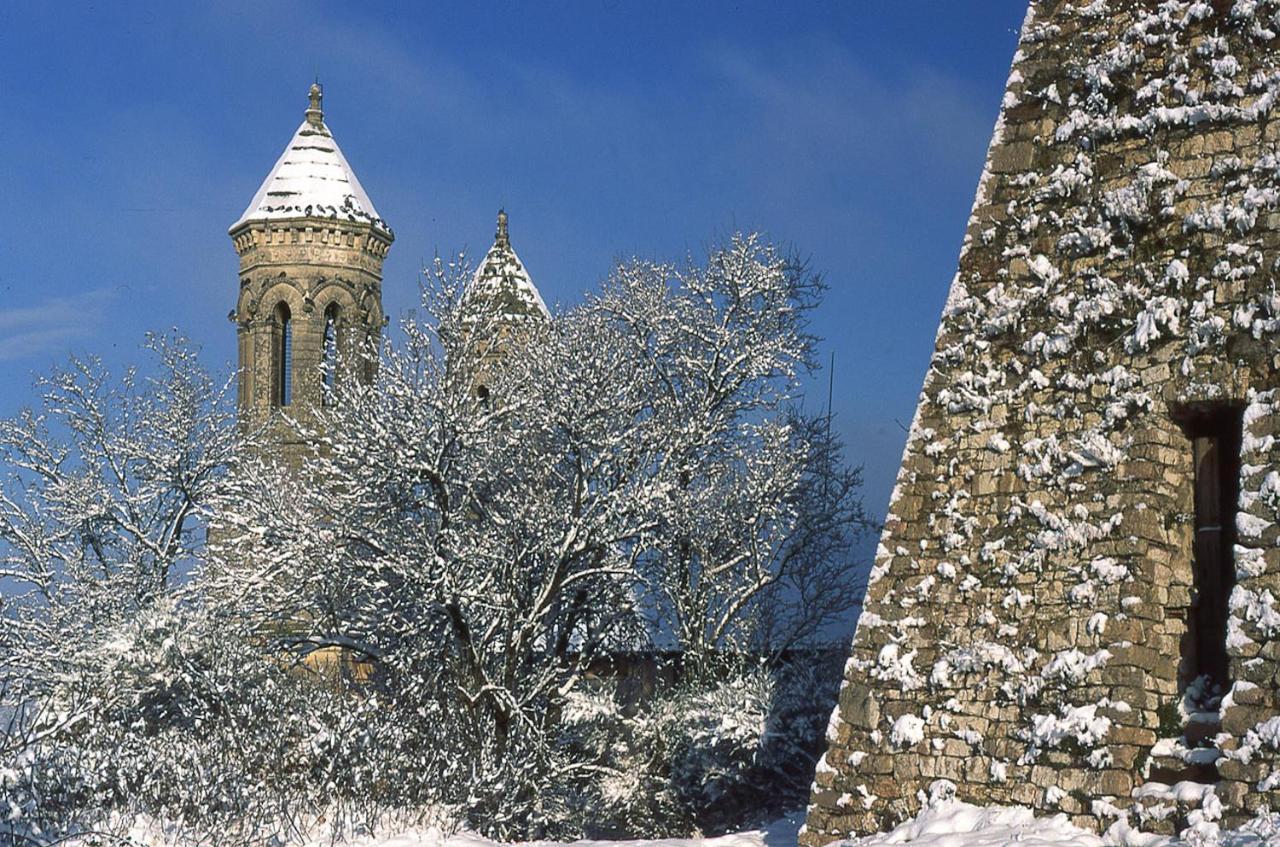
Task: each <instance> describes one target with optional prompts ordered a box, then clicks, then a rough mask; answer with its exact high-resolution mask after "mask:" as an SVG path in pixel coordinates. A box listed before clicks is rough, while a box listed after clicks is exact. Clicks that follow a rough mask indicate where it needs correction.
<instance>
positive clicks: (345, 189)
mask: <svg viewBox="0 0 1280 847" xmlns="http://www.w3.org/2000/svg"><path fill="white" fill-rule="evenodd" d="M310 97H311V108H309V109H307V112H306V115H307V117H306V120H304V121H303V122H302V126H300V127H298V131H297V132H295V133H294V134H293V138H292V139H291V140H290V141H289V146H287V147H286V148H285V150H284V153H282V154H281V155H280V158H279V160H277V161H276V164H275V167H273V168H272V169H271V173H269V174H267V178H266V179H265V180H263V181H262V185H261V186H260V187H259V188H258V192H257V193H256V194H254V195H253V200H252V201H250V203H249V207H248V208H247V209H245V210H244V214H243V215H241V216H240V219H239V220H237V221H236V222H235V223H234V224H232V226H231V229H232V230H235V229H237V228H238V227H240V226H241V225H243V224H245V223H248V222H249V221H264V220H276V219H281V218H328V219H333V220H346V221H360V222H364V223H371V224H373V225H374V226H376V227H378V228H379V229H381V230H384V231H385V232H387V233H390V232H391V228H390V227H388V226H387V224H386V221H384V220H382V218H381V217H379V215H378V210H377V209H375V208H374V207H373V201H371V200H370V199H369V195H368V194H366V193H365V190H364V188H363V186H361V185H360V180H358V179H356V175H355V171H353V170H351V166H350V165H349V164H347V159H346V157H345V156H343V155H342V150H341V149H340V148H339V147H338V142H337V141H335V140H334V138H333V134H332V133H331V132H329V128H328V127H327V126H325V123H324V112H323V111H321V109H320V103H321V97H322V93H321V90H320V86H319V85H312V86H311V92H310Z"/></svg>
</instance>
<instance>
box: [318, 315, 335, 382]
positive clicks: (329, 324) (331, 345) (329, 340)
mask: <svg viewBox="0 0 1280 847" xmlns="http://www.w3.org/2000/svg"><path fill="white" fill-rule="evenodd" d="M323 345H324V349H323V350H322V351H321V358H320V393H321V397H322V402H323V403H324V405H326V406H331V405H333V401H334V393H335V391H336V389H337V387H338V304H337V303H332V304H330V306H329V308H327V309H325V310H324V340H323Z"/></svg>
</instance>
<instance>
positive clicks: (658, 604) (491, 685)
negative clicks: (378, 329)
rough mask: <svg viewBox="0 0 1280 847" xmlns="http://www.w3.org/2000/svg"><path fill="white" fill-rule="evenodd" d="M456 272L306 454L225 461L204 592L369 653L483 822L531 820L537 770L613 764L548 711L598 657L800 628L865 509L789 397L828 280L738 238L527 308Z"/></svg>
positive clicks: (836, 580)
mask: <svg viewBox="0 0 1280 847" xmlns="http://www.w3.org/2000/svg"><path fill="white" fill-rule="evenodd" d="M469 276H470V275H469V273H468V272H467V270H466V268H465V266H464V264H462V263H457V264H452V265H446V264H444V263H440V262H437V264H436V267H435V269H434V272H433V273H432V274H430V275H429V277H428V280H427V285H426V290H425V291H424V304H425V306H426V312H427V313H428V318H427V319H426V320H425V321H423V322H415V321H411V322H409V323H408V324H407V325H406V326H405V327H404V338H405V340H404V342H403V343H402V344H399V345H396V346H388V348H387V349H386V350H384V351H383V352H382V355H381V361H380V363H379V366H378V377H377V380H376V382H375V384H374V385H372V386H361V385H357V384H349V385H344V386H339V387H338V399H337V402H336V403H335V404H334V405H333V406H332V407H330V408H329V409H327V410H326V414H325V419H324V420H323V422H322V426H321V430H322V432H318V433H312V434H311V435H313V436H314V438H315V443H316V450H315V455H314V458H313V459H312V460H311V461H310V462H308V464H307V466H306V468H305V470H304V471H303V472H302V473H300V474H299V473H294V472H287V471H285V470H284V469H282V468H280V467H278V466H276V465H274V464H273V463H272V461H271V460H270V457H269V456H267V457H263V458H262V459H261V460H257V461H246V462H244V463H243V464H242V466H241V467H240V468H239V470H238V472H237V473H236V475H235V481H234V483H233V485H232V487H231V488H230V489H229V493H228V496H227V497H226V498H225V500H224V505H223V517H222V520H223V521H224V524H225V533H226V543H225V545H223V546H222V547H221V550H220V554H219V555H218V556H216V557H215V559H217V561H216V562H215V565H214V566H213V567H212V574H213V576H212V578H211V580H210V582H209V584H208V586H207V587H206V590H207V591H208V592H209V594H210V596H212V597H216V598H218V602H221V603H224V604H227V608H229V609H234V612H233V614H234V615H235V616H236V617H237V618H239V619H242V620H245V621H249V622H251V624H250V625H251V626H252V627H253V633H254V634H253V637H255V638H258V639H261V640H263V641H264V643H266V642H270V643H274V644H277V645H278V646H279V648H280V649H292V650H299V651H305V650H307V649H313V648H315V647H317V646H326V647H330V648H338V649H341V650H344V651H348V652H349V653H351V654H353V655H356V656H358V657H361V658H365V659H370V660H373V661H374V662H376V664H377V665H378V667H379V668H380V671H381V674H382V681H381V690H382V691H383V692H384V695H385V696H386V698H387V702H386V704H385V705H386V708H387V710H388V713H389V714H396V715H400V716H402V719H404V720H418V721H422V722H423V723H424V724H426V725H429V726H431V727H432V732H433V733H434V735H433V738H434V739H435V741H433V742H432V743H434V744H437V745H444V746H450V745H452V751H451V753H450V755H449V756H448V757H447V758H449V759H450V760H451V761H454V762H455V763H458V762H461V763H464V764H463V765H462V767H464V768H467V769H469V770H470V776H469V777H468V778H467V780H466V784H467V785H468V786H469V789H468V790H469V792H470V794H469V795H468V797H467V798H466V799H467V802H468V805H469V807H470V808H471V809H472V810H474V811H476V813H477V814H479V815H482V816H483V817H484V823H485V825H486V828H487V829H488V830H489V831H490V832H493V833H495V834H499V835H507V834H528V833H530V832H537V831H540V828H542V827H543V826H544V823H545V822H548V821H553V820H555V819H556V818H557V817H558V816H563V814H564V809H557V808H553V807H554V806H555V804H556V803H557V802H561V801H560V800H557V799H556V798H563V797H564V796H565V794H564V792H557V791H554V790H551V784H552V783H555V784H556V785H560V786H564V785H566V784H573V783H574V782H575V780H576V781H583V780H591V779H595V778H597V777H598V776H599V774H600V772H601V770H602V769H606V770H607V768H608V765H607V764H604V763H602V762H601V761H599V760H598V758H593V757H592V756H591V755H586V756H584V755H582V751H580V750H576V749H574V748H573V746H572V745H571V744H566V743H565V742H564V738H563V734H562V729H563V720H562V718H563V714H564V712H565V709H566V707H567V705H568V703H569V701H570V698H571V697H572V696H573V695H574V693H575V692H576V691H578V690H579V689H580V688H581V686H582V685H583V684H584V680H586V679H588V678H589V676H590V671H591V670H592V669H593V668H594V667H595V666H596V665H597V664H598V663H599V662H600V661H602V660H606V659H608V658H610V657H612V656H616V655H618V654H619V653H623V652H626V651H634V650H637V649H639V650H652V649H654V648H655V647H658V646H664V644H665V645H666V646H670V647H673V648H675V649H677V650H678V651H680V652H681V653H682V654H683V655H684V656H685V657H686V660H687V662H688V664H689V665H690V666H701V665H705V664H708V663H710V662H712V661H714V660H715V658H716V657H719V656H724V655H727V654H734V653H741V652H742V651H747V650H751V651H758V652H765V653H767V652H769V651H773V650H780V649H783V648H785V647H787V646H791V645H794V644H797V643H801V642H805V641H806V640H811V639H812V638H814V637H815V636H816V635H817V634H818V633H819V632H820V631H821V630H822V628H823V627H824V626H825V625H826V624H828V623H830V622H831V620H832V619H833V616H835V615H838V614H839V613H841V612H843V611H845V610H847V608H848V606H849V604H850V603H851V602H852V601H853V600H854V599H855V598H854V596H853V586H854V583H855V580H856V568H855V563H854V562H853V561H852V555H853V546H852V545H853V541H854V539H855V537H856V535H857V534H858V532H859V531H860V530H861V528H862V527H863V526H864V525H865V523H866V520H865V517H864V516H863V514H862V511H861V508H860V505H859V503H858V500H857V498H856V488H857V484H858V477H857V474H856V473H855V472H851V471H849V470H846V469H844V468H843V467H842V465H841V463H840V460H839V446H838V445H836V444H833V443H832V442H831V440H830V439H829V438H828V436H827V434H826V428H825V426H823V425H822V422H820V421H815V420H813V419H808V418H805V417H803V416H802V415H800V414H799V413H798V412H797V411H796V409H795V405H796V400H797V396H798V392H799V390H800V387H801V384H802V379H803V377H804V375H805V374H806V373H807V372H808V371H809V370H810V369H811V368H812V365H813V344H814V339H813V338H812V337H811V336H810V335H809V334H808V332H807V328H806V321H807V314H808V312H809V310H810V309H811V308H812V307H813V306H814V305H815V303H816V302H817V296H818V293H819V290H820V287H821V286H820V282H819V281H818V280H817V279H816V278H815V277H814V276H813V275H812V274H810V273H809V272H808V271H807V270H806V269H805V268H804V267H803V266H802V265H801V264H800V263H797V262H795V261H794V260H791V259H789V258H788V257H786V256H784V255H782V254H780V253H779V252H778V251H777V250H776V249H775V248H773V247H771V246H769V245H767V244H765V243H764V242H763V241H762V240H761V239H759V238H758V237H756V236H740V237H736V238H734V239H732V240H731V241H730V242H729V243H727V244H725V245H724V246H723V247H721V248H718V249H716V250H714V251H713V252H712V253H711V255H710V257H709V260H708V261H707V263H706V264H705V265H696V264H693V263H690V264H689V265H688V266H686V267H683V268H676V267H673V266H667V265H659V264H653V263H646V262H632V263H628V264H624V265H621V266H619V267H618V268H617V269H616V270H615V271H614V273H613V274H612V275H611V276H610V279H609V281H608V282H607V284H606V286H605V289H604V290H603V292H602V293H601V294H599V295H598V296H595V297H592V298H590V299H589V300H588V301H587V302H586V303H585V304H583V305H582V306H580V307H577V308H574V309H571V310H568V311H566V312H563V313H562V314H559V315H557V316H555V317H552V318H550V319H546V320H542V319H539V318H537V317H536V316H528V315H525V316H520V317H513V316H511V315H509V314H504V313H503V312H501V310H498V309H493V308H487V307H486V306H485V304H484V303H483V302H479V301H478V300H477V298H475V297H470V296H468V291H467V281H468V279H469ZM480 384H483V386H484V388H485V391H484V392H478V391H477V390H476V389H477V386H478V385H480ZM667 642H669V644H667ZM414 716H416V717H414ZM566 802H567V801H566Z"/></svg>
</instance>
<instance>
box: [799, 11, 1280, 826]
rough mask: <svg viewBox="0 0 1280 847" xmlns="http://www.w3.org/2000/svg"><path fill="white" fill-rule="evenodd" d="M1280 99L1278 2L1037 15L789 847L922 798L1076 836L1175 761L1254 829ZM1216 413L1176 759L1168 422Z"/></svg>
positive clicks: (1260, 773)
mask: <svg viewBox="0 0 1280 847" xmlns="http://www.w3.org/2000/svg"><path fill="white" fill-rule="evenodd" d="M1277 96H1280V0H1218V2H1214V3H1208V2H1191V1H1190V0H1164V2H1159V0H1036V2H1033V3H1032V6H1031V8H1030V10H1029V11H1028V15H1027V18H1026V21H1025V23H1024V26H1023V30H1022V34H1021V38H1020V44H1019V49H1018V52H1017V54H1016V56H1015V57H1014V62H1013V69H1012V72H1011V74H1010V77H1009V82H1008V87H1007V91H1006V93H1005V96H1004V101H1003V105H1002V109H1001V116H1000V120H999V122H998V124H997V127H996V131H995V135H994V138H993V139H992V144H991V148H990V151H989V154H988V160H987V166H986V170H985V171H984V173H983V175H982V179H981V183H980V185H979V189H978V196H977V199H976V201H975V204H974V209H973V215H972V218H971V219H970V221H969V226H968V230H967V233H966V236H965V243H964V247H963V249H962V251H961V256H960V266H959V272H958V274H957V276H956V278H955V280H954V282H953V283H952V287H951V292H950V295H949V297H948V299H947V304H946V307H945V310H944V313H943V317H942V322H941V326H940V328H939V331H938V336H937V343H936V349H935V351H934V354H933V358H932V361H931V363H930V367H929V371H928V374H927V376H926V379H925V385H924V389H923V391H922V393H921V396H920V402H919V407H918V409H917V413H916V417H915V421H914V423H913V425H912V428H911V433H910V436H909V438H908V442H907V447H906V451H905V454H904V457H903V463H902V468H901V470H900V472H899V476H898V485H897V487H896V489H895V492H894V495H893V499H892V502H891V506H890V512H891V514H890V515H889V517H888V519H887V521H886V527H885V531H884V535H883V538H882V541H881V545H880V547H879V550H878V553H877V557H876V563H875V569H874V571H873V574H872V582H871V586H870V588H869V593H868V597H867V602H866V605H865V609H866V610H865V612H864V613H863V615H862V618H861V619H860V621H859V622H858V629H857V634H856V636H855V638H854V643H853V648H852V655H851V657H850V658H849V661H848V664H847V667H846V682H845V685H844V687H843V689H842V691H841V696H840V704H839V706H838V707H837V709H836V712H835V714H833V716H832V720H831V724H830V727H829V732H828V741H829V745H830V746H829V749H828V751H827V753H826V755H825V756H824V758H823V759H822V761H821V762H820V763H819V766H818V771H817V774H816V776H815V781H814V788H813V798H812V806H811V808H810V811H809V816H808V822H807V825H806V829H805V831H804V833H802V836H801V840H802V843H804V844H809V845H818V844H823V843H826V842H827V841H830V840H831V839H832V838H833V837H837V836H845V835H848V834H850V833H858V832H865V831H870V830H873V829H880V828H882V827H883V826H884V825H885V824H887V823H891V822H893V821H895V820H897V819H900V818H903V817H906V816H908V815H911V814H914V813H915V812H916V811H917V810H918V809H919V807H920V805H921V801H922V798H923V797H924V796H925V795H927V793H928V792H929V790H930V787H931V785H933V784H934V783H935V782H936V781H938V780H949V781H950V782H952V783H955V785H956V787H957V792H958V796H959V797H960V798H961V799H964V800H968V801H975V802H980V803H989V802H996V803H1018V804H1029V805H1032V806H1035V807H1038V808H1041V809H1044V810H1046V811H1055V812H1058V811H1061V812H1065V813H1067V814H1068V815H1070V816H1072V817H1073V819H1074V820H1075V821H1076V822H1077V823H1081V824H1084V825H1087V826H1091V827H1093V828H1099V827H1101V826H1105V825H1106V824H1107V820H1108V818H1109V817H1110V816H1112V815H1114V814H1116V813H1117V812H1118V811H1120V810H1124V809H1128V808H1129V807H1130V806H1132V805H1133V804H1134V802H1135V798H1138V797H1149V796H1154V795H1155V794H1158V792H1153V791H1151V790H1147V791H1141V790H1139V789H1140V787H1141V786H1143V785H1144V783H1147V784H1148V789H1150V788H1151V786H1150V784H1149V783H1150V781H1151V780H1152V779H1153V778H1154V777H1153V767H1154V764H1155V763H1156V762H1157V760H1160V759H1161V757H1162V756H1163V757H1167V756H1169V755H1173V754H1174V753H1178V752H1179V751H1181V754H1183V755H1184V761H1186V762H1188V763H1189V764H1190V765H1195V766H1197V767H1201V768H1202V769H1203V767H1204V766H1205V763H1206V762H1207V763H1208V767H1210V768H1211V769H1212V770H1213V771H1214V774H1213V776H1212V777H1211V778H1209V779H1207V780H1206V781H1207V782H1212V781H1213V780H1214V779H1216V780H1217V782H1216V785H1215V787H1214V789H1213V791H1214V792H1215V793H1216V797H1217V798H1218V799H1219V800H1220V801H1221V802H1222V804H1223V806H1224V807H1225V808H1226V810H1227V812H1228V815H1230V814H1231V812H1232V811H1233V810H1234V811H1235V812H1241V813H1242V812H1244V811H1247V810H1253V809H1256V808H1259V807H1265V806H1267V805H1268V804H1269V805H1271V806H1273V807H1277V808H1280V694H1278V693H1277V691H1278V690H1280V546H1278V539H1280V528H1278V527H1277V522H1278V521H1280V463H1277V462H1276V456H1277V451H1276V447H1275V439H1276V438H1277V437H1278V436H1280V394H1277V392H1276V389H1277V387H1280V376H1278V374H1277V372H1278V370H1280V344H1278V343H1277V342H1278V339H1280V291H1278V290H1277V279H1280V106H1278V104H1277V103H1276V100H1277ZM1273 112H1274V117H1275V120H1273ZM1213 407H1225V408H1232V409H1235V410H1242V415H1243V421H1244V436H1243V443H1242V445H1241V449H1240V454H1241V456H1240V458H1241V464H1242V469H1241V473H1240V486H1239V487H1240V497H1239V512H1238V515H1237V520H1236V527H1237V546H1236V549H1235V555H1234V567H1235V570H1236V586H1235V588H1234V590H1233V591H1232V594H1231V597H1230V619H1229V622H1228V632H1227V636H1226V648H1227V652H1228V655H1229V659H1230V676H1231V681H1232V687H1231V690H1230V691H1229V692H1227V693H1226V696H1225V697H1223V698H1222V702H1221V704H1220V714H1219V715H1218V718H1217V720H1219V721H1220V727H1219V726H1217V725H1214V732H1213V733H1212V737H1211V739H1210V740H1209V741H1207V742H1205V741H1203V740H1202V741H1201V742H1200V746H1201V747H1202V748H1203V747H1204V746H1206V745H1208V746H1209V747H1211V749H1207V750H1206V749H1201V750H1198V751H1196V752H1195V753H1194V754H1193V755H1190V756H1187V755H1186V753H1187V751H1186V750H1185V749H1183V747H1182V746H1180V744H1181V742H1186V741H1187V738H1190V737H1191V734H1190V733H1188V735H1187V738H1182V737H1181V736H1182V734H1183V733H1184V730H1186V727H1187V722H1188V721H1189V720H1194V717H1189V716H1188V715H1187V713H1186V711H1187V704H1186V702H1184V701H1186V700H1187V698H1186V697H1185V696H1184V695H1185V693H1186V692H1185V689H1186V688H1187V685H1188V683H1189V681H1190V680H1189V679H1188V678H1187V677H1188V669H1187V660H1186V659H1184V656H1186V655H1187V651H1188V649H1189V646H1188V644H1189V642H1190V641H1192V640H1193V639H1194V633H1192V632H1191V631H1190V630H1189V624H1188V621H1189V620H1191V619H1192V618H1193V617H1194V613H1193V606H1194V604H1195V603H1196V582H1195V576H1194V574H1195V567H1196V565H1195V559H1194V553H1193V548H1194V538H1193V536H1194V523H1195V515H1194V512H1195V508H1196V506H1195V486H1194V478H1195V471H1194V466H1193V452H1192V445H1191V441H1190V440H1189V439H1188V437H1187V435H1186V433H1185V432H1184V430H1183V428H1182V427H1181V426H1180V425H1179V423H1178V420H1179V419H1183V420H1185V414H1186V410H1188V409H1191V410H1195V409H1204V408H1213ZM1188 743H1190V742H1188ZM1135 792H1136V793H1135ZM1215 802H1216V801H1215ZM1147 805H1148V806H1150V804H1149V803H1148V804H1147ZM1150 817H1151V818H1152V820H1153V822H1155V823H1158V822H1159V819H1160V814H1159V813H1158V812H1157V813H1154V814H1152V815H1150Z"/></svg>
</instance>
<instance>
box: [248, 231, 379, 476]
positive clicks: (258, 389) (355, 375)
mask: <svg viewBox="0 0 1280 847" xmlns="http://www.w3.org/2000/svg"><path fill="white" fill-rule="evenodd" d="M231 237H232V239H233V241H234V242H235V246H236V252H237V253H239V254H240V298H239V301H238V303H237V305H236V309H235V311H234V312H233V313H232V315H231V317H232V319H233V320H234V321H235V323H236V327H237V335H238V341H239V360H240V371H239V380H240V382H239V392H238V395H239V403H240V416H241V420H242V422H244V423H245V424H247V425H249V426H266V427H268V430H269V432H270V433H271V434H272V440H273V442H274V443H278V444H280V445H281V450H282V452H283V455H284V458H285V459H286V461H288V462H290V463H296V461H297V460H298V459H299V457H300V455H301V453H300V451H301V450H302V449H303V448H302V444H301V443H299V442H298V441H297V436H296V435H295V434H294V433H295V430H294V428H293V427H291V426H288V425H286V424H285V423H284V422H283V421H282V420H281V418H280V415H281V413H282V412H283V413H285V414H288V415H289V416H290V417H292V418H294V419H295V420H297V421H299V422H300V423H303V424H307V423H309V422H311V420H312V413H313V412H314V410H315V409H316V408H318V407H319V406H320V405H321V402H322V398H323V392H322V388H323V384H322V380H321V361H322V356H323V350H324V332H325V323H326V312H327V310H329V308H330V306H332V305H336V306H337V316H338V317H337V331H338V351H339V353H338V357H337V362H338V366H337V379H338V380H344V379H368V377H369V371H368V368H369V367H370V365H369V364H368V363H367V361H366V358H365V357H364V356H363V355H362V353H363V346H364V345H365V344H366V343H367V342H370V341H374V340H376V339H377V337H378V335H379V333H380V332H381V330H382V326H383V323H384V320H383V314H382V260H383V259H384V258H385V257H386V254H387V249H388V248H389V247H390V245H391V235H390V234H389V233H388V232H386V231H385V230H382V229H380V228H378V227H376V226H373V225H371V224H368V223H359V222H338V221H331V220H321V219H314V218H298V219H292V220H269V221H250V222H248V223H245V224H243V225H242V226H241V227H240V228H239V229H237V230H235V231H233V232H232V233H231ZM281 304H283V305H284V306H286V307H287V308H288V310H289V314H290V321H291V323H292V327H293V379H292V382H293V398H292V402H291V403H290V404H289V406H288V407H285V408H282V407H281V406H280V402H279V396H280V386H279V354H280V320H279V307H280V305H281Z"/></svg>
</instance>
